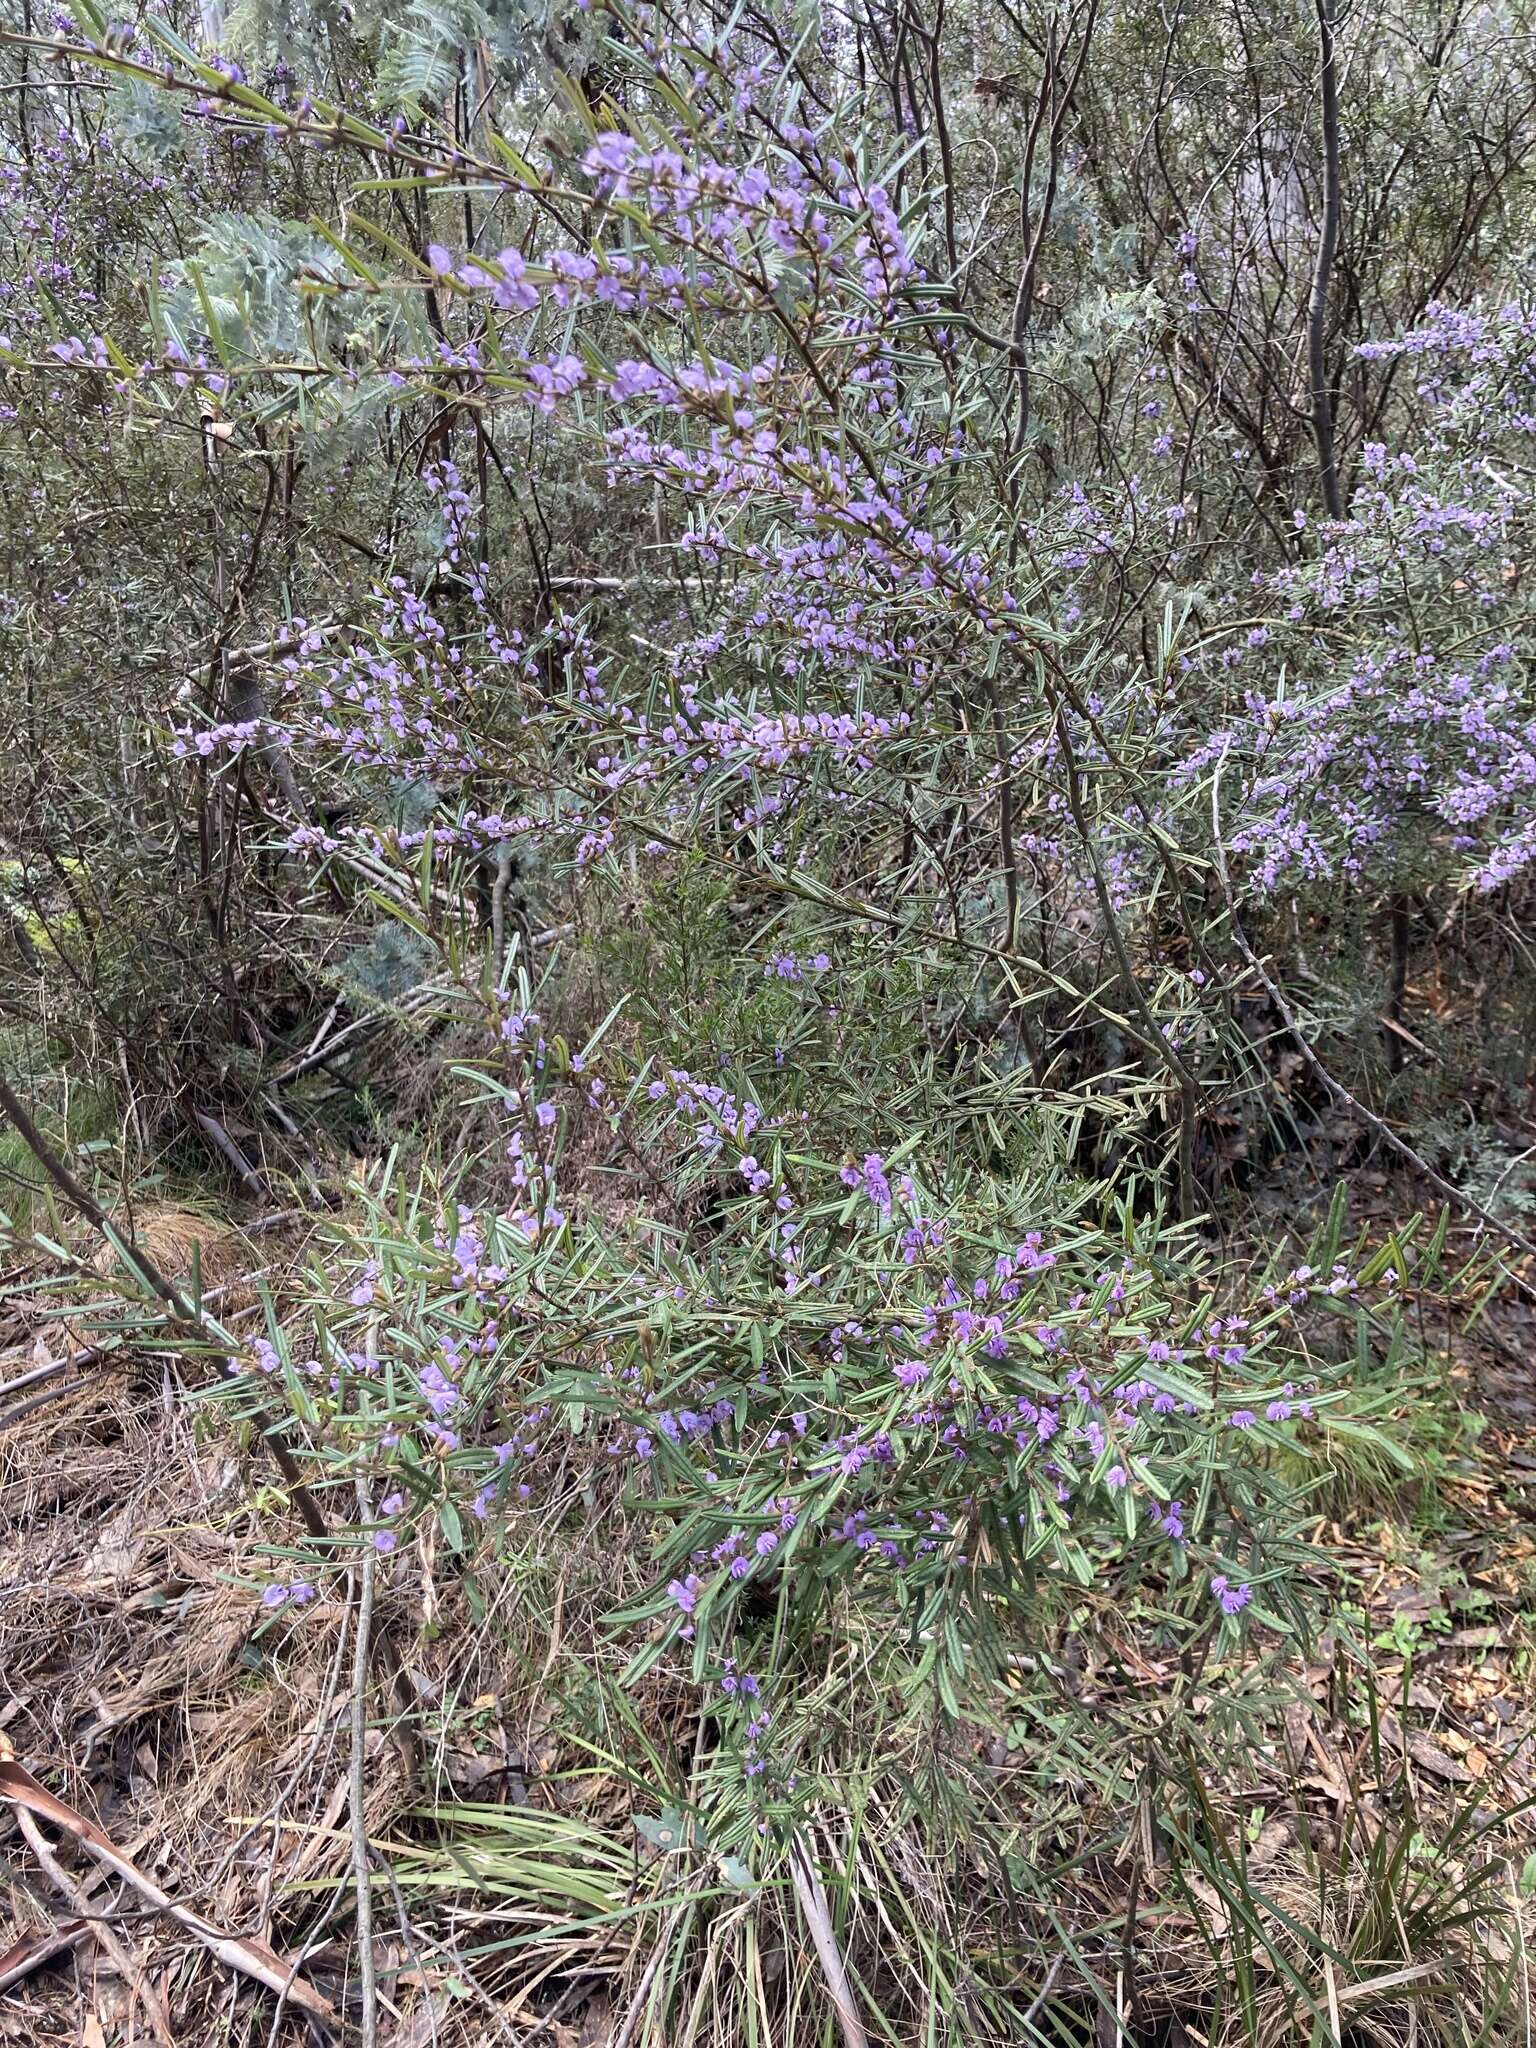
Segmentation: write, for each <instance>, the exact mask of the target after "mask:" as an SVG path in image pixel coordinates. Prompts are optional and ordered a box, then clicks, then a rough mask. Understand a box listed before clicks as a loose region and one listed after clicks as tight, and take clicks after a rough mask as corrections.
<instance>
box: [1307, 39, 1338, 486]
mask: <svg viewBox="0 0 1536 2048" xmlns="http://www.w3.org/2000/svg"><path fill="white" fill-rule="evenodd" d="M1314 5H1315V7H1316V9H1317V46H1318V53H1319V56H1320V58H1321V81H1322V120H1323V228H1322V233H1321V234H1320V235H1319V237H1318V242H1317V263H1316V266H1315V267H1314V269H1313V272H1312V292H1311V297H1310V299H1309V300H1308V303H1307V368H1308V372H1309V376H1310V380H1311V386H1312V438H1313V440H1314V441H1315V442H1316V443H1317V466H1318V468H1319V470H1320V471H1321V472H1322V480H1323V503H1324V504H1325V505H1326V506H1327V508H1328V517H1329V518H1330V519H1342V518H1343V517H1344V496H1343V493H1342V492H1341V490H1340V489H1339V472H1338V465H1337V463H1336V462H1335V460H1334V452H1333V397H1332V394H1331V393H1330V391H1329V388H1328V355H1327V348H1326V340H1327V327H1328V285H1329V280H1330V278H1331V277H1332V274H1333V259H1334V256H1335V254H1336V253H1337V250H1338V246H1339V219H1340V197H1339V188H1340V178H1339V79H1338V64H1337V58H1336V54H1335V50H1334V42H1333V7H1334V0H1314Z"/></svg>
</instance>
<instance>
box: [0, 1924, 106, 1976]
mask: <svg viewBox="0 0 1536 2048" xmlns="http://www.w3.org/2000/svg"><path fill="white" fill-rule="evenodd" d="M90 1931H91V1928H90V1922H89V1921H88V1920H61V1921H60V1922H59V1924H58V1926H57V1927H50V1928H48V1929H47V1931H46V1932H45V1933H43V1934H29V1935H28V1936H27V1937H26V1938H25V1940H22V1941H18V1942H15V1943H13V1944H12V1946H11V1947H10V1948H8V1949H7V1950H6V1951H5V1953H4V1955H0V1991H9V1990H10V1988H11V1986H12V1985H13V1984H19V1983H20V1982H21V1980H22V1978H23V1977H25V1976H28V1975H29V1974H30V1973H31V1972H32V1971H33V1970H40V1969H41V1968H42V1967H43V1964H44V1963H51V1962H52V1961H53V1959H54V1957H55V1956H61V1955H63V1954H64V1953H65V1952H66V1951H67V1950H69V1949H72V1948H73V1947H74V1946H75V1944H76V1943H77V1942H79V1941H83V1940H84V1939H85V1937H86V1935H87V1934H89V1933H90Z"/></svg>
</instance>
